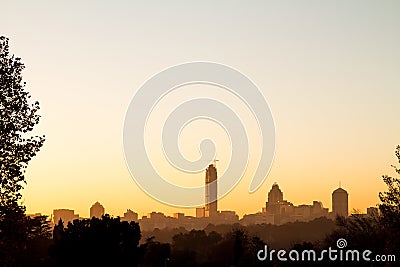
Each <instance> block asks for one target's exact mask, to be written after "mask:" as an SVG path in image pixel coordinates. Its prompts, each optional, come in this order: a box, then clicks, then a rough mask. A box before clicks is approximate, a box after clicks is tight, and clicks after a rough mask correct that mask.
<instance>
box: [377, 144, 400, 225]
mask: <svg viewBox="0 0 400 267" xmlns="http://www.w3.org/2000/svg"><path fill="white" fill-rule="evenodd" d="M395 154H396V157H397V159H398V161H399V163H400V146H397V148H396V152H395ZM392 167H393V168H394V169H395V171H396V173H397V174H400V169H399V168H397V167H396V166H393V165H392ZM382 179H383V181H384V182H385V183H386V185H387V187H388V191H386V192H380V193H379V198H380V200H381V202H382V203H381V204H380V205H379V209H380V211H381V212H382V214H383V215H384V216H385V218H386V219H387V220H389V221H390V222H391V223H394V224H397V225H398V224H399V221H400V179H399V178H394V177H390V176H388V175H384V176H382Z"/></svg>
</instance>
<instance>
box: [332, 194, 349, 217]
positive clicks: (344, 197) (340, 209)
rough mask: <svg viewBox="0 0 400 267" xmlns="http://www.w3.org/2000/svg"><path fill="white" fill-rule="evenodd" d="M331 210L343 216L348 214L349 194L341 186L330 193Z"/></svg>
mask: <svg viewBox="0 0 400 267" xmlns="http://www.w3.org/2000/svg"><path fill="white" fill-rule="evenodd" d="M332 212H333V214H334V215H340V216H345V217H347V216H348V215H349V194H348V193H347V191H346V190H344V189H343V188H341V187H339V188H338V189H336V190H335V191H333V193H332Z"/></svg>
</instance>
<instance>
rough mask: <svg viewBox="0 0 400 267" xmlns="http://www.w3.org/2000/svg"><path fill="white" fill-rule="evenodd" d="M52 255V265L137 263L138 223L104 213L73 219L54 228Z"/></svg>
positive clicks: (130, 264) (132, 264)
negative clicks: (101, 215)
mask: <svg viewBox="0 0 400 267" xmlns="http://www.w3.org/2000/svg"><path fill="white" fill-rule="evenodd" d="M53 236H54V246H53V248H52V256H53V258H54V261H55V262H54V264H55V265H56V266H72V265H73V266H76V264H77V262H79V264H81V265H82V266H96V265H97V266H106V265H110V266H119V265H121V264H126V265H128V266H135V264H137V262H138V259H139V255H138V244H139V240H140V237H141V234H140V228H139V224H137V223H136V222H130V223H129V222H126V221H123V222H121V221H120V218H119V217H117V218H113V217H110V216H109V215H104V216H103V217H102V218H101V219H98V218H95V217H93V218H92V219H83V220H74V221H73V223H68V225H67V227H65V228H64V226H63V223H62V222H59V223H58V224H57V226H56V227H55V228H54V232H53Z"/></svg>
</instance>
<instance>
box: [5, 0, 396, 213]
mask: <svg viewBox="0 0 400 267" xmlns="http://www.w3.org/2000/svg"><path fill="white" fill-rule="evenodd" d="M1 6H2V7H1V13H2V14H1V16H0V35H5V36H7V37H9V38H10V45H11V51H12V52H13V53H14V54H16V55H17V56H19V57H22V59H23V61H24V62H25V64H26V67H27V68H26V70H25V72H24V78H25V80H26V82H27V85H28V87H27V88H28V90H29V91H30V92H31V94H32V96H33V99H35V100H38V101H39V102H40V104H41V115H42V120H41V122H40V124H39V125H38V127H37V129H36V130H35V132H36V133H38V134H45V135H46V137H47V140H46V142H45V145H44V146H43V148H42V150H41V152H40V153H39V154H38V156H37V157H36V158H34V159H33V160H32V162H31V163H30V166H29V168H28V171H27V185H26V189H25V190H24V192H23V195H24V201H25V204H26V206H27V212H28V213H34V212H41V213H44V214H51V213H52V210H53V209H56V208H71V209H74V210H75V211H76V213H79V214H80V215H81V216H84V217H85V216H88V215H89V207H90V206H91V205H92V204H93V203H94V202H96V201H100V202H101V203H102V204H103V205H104V206H105V208H106V211H107V212H108V213H110V214H113V215H122V214H123V212H124V211H126V209H128V208H129V209H132V210H134V211H136V212H138V213H139V214H140V215H143V214H145V213H147V212H150V211H162V212H164V213H166V214H172V213H173V212H178V211H184V212H185V213H187V214H194V212H193V209H188V210H185V209H179V208H174V207H170V206H167V205H164V204H161V203H159V202H157V201H155V200H153V199H151V198H150V197H149V196H147V195H146V194H145V193H143V192H142V191H141V190H140V189H139V188H138V187H137V185H136V184H135V183H134V181H133V180H132V179H131V177H130V175H129V172H128V170H127V167H126V166H125V162H124V156H123V149H122V130H123V128H122V126H123V120H124V117H125V112H126V109H127V107H128V104H129V102H130V100H131V98H132V96H133V95H134V93H135V92H136V90H137V89H138V88H139V86H140V85H141V84H142V83H144V82H145V81H146V80H147V79H148V78H150V77H151V76H152V75H154V74H156V73H158V72H159V71H161V70H163V69H165V68H167V67H169V66H172V65H176V64H179V63H183V62H189V61H212V62H218V63H222V64H226V65H228V66H232V67H234V68H236V69H238V70H240V71H241V72H242V73H243V74H245V75H247V76H248V77H249V78H251V79H252V80H253V81H254V82H255V83H256V84H257V85H258V86H259V87H260V90H261V91H262V92H263V94H264V95H265V97H266V99H267V101H268V102H269V104H270V107H271V110H272V112H273V115H274V118H275V123H276V135H277V146H276V157H275V161H274V164H273V166H272V169H271V173H270V175H269V176H268V177H267V180H266V182H265V183H264V184H263V185H262V186H261V188H260V189H259V190H258V191H257V192H256V193H253V194H249V193H248V192H247V188H248V184H249V182H250V180H251V173H252V170H253V171H254V168H255V165H254V164H255V162H254V160H253V161H252V162H250V166H249V171H248V173H246V176H245V177H244V179H243V180H242V181H241V183H240V184H239V185H238V186H237V187H236V188H235V189H234V190H233V191H232V192H231V193H230V194H229V195H228V196H226V197H225V198H223V199H222V200H221V201H220V204H219V209H221V210H236V211H237V212H238V213H239V214H240V215H243V214H245V213H253V212H256V211H259V210H260V209H261V207H263V206H264V205H265V201H266V198H267V192H268V191H269V189H270V188H271V185H272V183H273V182H278V183H279V185H280V187H281V189H282V190H283V192H284V198H285V199H287V200H289V201H291V202H293V203H294V204H310V203H312V201H313V200H321V201H322V202H323V204H324V206H326V207H329V208H330V209H331V192H332V191H333V190H334V189H336V187H337V186H338V183H339V181H341V182H342V186H343V188H345V189H347V190H348V192H349V194H350V196H349V197H350V208H351V209H352V208H357V209H360V210H361V211H365V209H366V208H367V207H368V206H373V205H375V204H377V203H378V197H377V195H378V192H379V191H382V190H384V189H385V185H384V184H383V182H382V181H381V179H380V176H381V175H382V174H393V171H392V169H391V168H390V164H395V163H396V161H395V157H394V149H395V146H396V145H397V144H400V124H399V118H400V116H399V115H400V111H399V106H398V104H399V99H400V30H399V29H400V16H399V14H400V2H399V1H395V0H393V1H367V0H362V1H361V0H359V1H316V0H315V1H252V2H251V3H247V2H245V1H219V2H218V3H214V1H191V2H189V1H168V3H167V1H159V2H155V1H142V2H134V1H119V2H117V3H115V2H111V1H108V2H106V1H85V2H84V3H82V2H81V1H3V3H2V4H1ZM194 91H196V90H194ZM197 91H198V90H197ZM197 91H196V92H197ZM201 92H202V94H206V93H207V92H208V93H212V94H214V93H215V92H214V91H213V90H212V89H210V88H205V89H202V91H201ZM184 94H185V92H183V91H182V92H180V93H178V94H176V95H175V97H176V98H177V99H178V100H179V101H181V99H179V97H182V95H184ZM215 95H216V96H215V97H223V98H224V99H230V98H229V96H224V95H223V93H218V94H217V93H215ZM169 97H170V98H171V99H172V100H171V99H169V100H168V101H174V100H173V98H172V97H173V95H171V96H169ZM177 99H175V101H178V100H177ZM168 101H166V102H165V108H168V105H170V104H168V103H173V102H168ZM229 101H232V102H231V103H232V106H233V107H236V108H238V109H239V111H238V113H240V114H241V116H243V118H245V120H246V124H248V126H249V127H250V128H252V127H253V126H252V122H251V119H249V120H247V119H246V118H247V117H248V113H246V111H245V110H243V108H242V107H241V106H240V103H236V102H235V101H237V100H235V99H233V98H232V99H230V100H229ZM161 110H162V108H161ZM160 114H161V113H160ZM203 123H204V122H203ZM200 124H201V123H200ZM200 126H204V125H193V129H192V131H190V129H188V132H187V133H183V138H184V139H183V140H182V141H181V142H183V145H182V150H183V151H184V153H186V154H185V155H187V156H188V157H189V158H190V157H194V158H195V156H196V154H195V153H196V152H197V144H196V145H193V142H195V141H196V138H200V137H201V136H203V135H207V134H210V132H211V133H212V135H214V137H215V138H216V139H215V141H216V143H217V145H218V146H220V147H221V148H220V149H219V151H221V150H224V148H225V147H226V146H227V144H226V140H227V138H226V136H225V135H224V133H223V131H221V129H219V128H218V127H217V126H215V125H207V126H206V127H205V129H207V130H206V131H203V132H199V130H198V129H199V127H200ZM249 131H250V132H252V130H251V129H250V130H249ZM195 133H197V134H198V135H195ZM185 134H186V135H185ZM154 136H155V137H154V138H155V139H156V136H157V135H156V134H155V135H154ZM149 138H150V137H149ZM185 138H186V139H185ZM254 138H257V137H254ZM185 140H188V142H186V143H187V144H186V145H185V144H184V143H185ZM251 140H253V141H251V142H253V144H252V145H251V147H252V148H251V149H253V150H254V151H253V152H251V155H250V158H253V159H256V158H257V151H256V149H257V142H255V141H254V139H251ZM255 140H256V139H255ZM156 142H157V140H154V144H156ZM219 142H222V143H224V142H225V144H220V143H219ZM156 148H157V146H154V151H155V156H154V159H157V151H156V150H157V149H156ZM224 151H225V150H224ZM218 154H219V158H220V160H221V161H220V162H219V164H220V165H219V166H220V167H219V171H223V168H224V167H226V165H227V160H228V159H227V158H226V157H225V155H224V153H222V152H219V153H218ZM160 159H162V158H160ZM165 164H166V163H163V162H160V163H159V165H158V166H157V168H159V169H161V170H162V171H164V172H165V173H170V172H171V173H173V170H172V171H171V170H169V169H168V167H167V166H165ZM178 179H184V177H183V176H179V177H178ZM203 180H204V175H203V174H202V175H200V176H198V180H197V181H200V182H202V181H203Z"/></svg>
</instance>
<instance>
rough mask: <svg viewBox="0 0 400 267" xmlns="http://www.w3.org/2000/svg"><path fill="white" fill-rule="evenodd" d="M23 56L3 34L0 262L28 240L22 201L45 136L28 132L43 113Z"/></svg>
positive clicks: (5, 261)
mask: <svg viewBox="0 0 400 267" xmlns="http://www.w3.org/2000/svg"><path fill="white" fill-rule="evenodd" d="M24 68H25V66H24V64H23V63H22V62H21V59H20V58H18V57H15V56H14V55H11V54H10V51H9V45H8V38H6V37H3V36H1V37H0V266H9V265H12V264H15V262H16V259H17V258H18V255H19V254H20V252H21V251H22V249H23V248H24V247H26V240H27V231H26V230H27V227H29V226H28V225H27V224H26V223H27V220H26V218H25V215H24V212H25V208H24V207H23V206H21V205H20V204H19V200H20V199H21V197H22V195H21V193H20V191H21V189H22V188H23V184H24V183H25V175H24V173H25V170H26V167H27V165H28V162H29V161H30V160H31V159H32V158H33V157H34V156H35V155H36V153H37V152H38V151H39V149H40V147H41V146H42V145H43V142H44V136H42V137H40V136H29V132H31V131H32V130H33V128H34V126H35V125H36V124H38V122H39V118H40V116H39V115H38V114H37V112H38V110H39V103H38V102H34V103H33V104H31V103H30V102H29V98H30V97H31V96H30V94H29V93H28V92H27V91H26V89H25V82H23V80H22V71H23V69H24Z"/></svg>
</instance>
